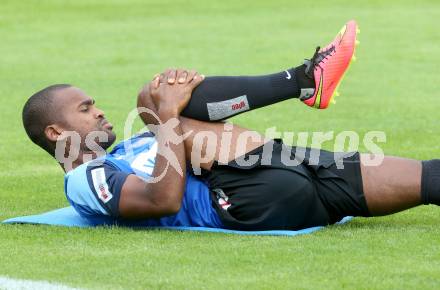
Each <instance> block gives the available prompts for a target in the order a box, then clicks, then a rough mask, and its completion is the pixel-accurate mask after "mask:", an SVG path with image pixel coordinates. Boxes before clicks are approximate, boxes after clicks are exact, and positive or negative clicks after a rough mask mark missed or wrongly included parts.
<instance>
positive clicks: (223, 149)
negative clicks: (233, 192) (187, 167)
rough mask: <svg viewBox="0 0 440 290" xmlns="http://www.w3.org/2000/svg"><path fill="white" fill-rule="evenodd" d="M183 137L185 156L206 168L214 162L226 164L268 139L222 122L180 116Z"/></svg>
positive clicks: (195, 164) (208, 168) (193, 163)
mask: <svg viewBox="0 0 440 290" xmlns="http://www.w3.org/2000/svg"><path fill="white" fill-rule="evenodd" d="M180 122H181V125H182V129H183V132H184V134H188V135H187V138H185V141H184V142H185V152H186V157H187V158H186V159H187V160H189V161H190V162H191V163H192V165H193V166H200V168H203V169H205V170H210V169H211V166H212V164H213V163H214V161H220V162H223V163H227V162H229V161H232V160H234V159H235V158H237V157H240V156H242V155H244V154H246V153H248V152H250V151H252V150H254V149H255V148H258V147H260V146H262V145H264V144H265V143H267V142H268V141H269V139H266V138H265V137H264V136H263V135H261V134H260V133H258V132H255V131H251V130H249V129H246V128H243V127H240V126H237V125H233V124H231V123H223V122H204V121H198V120H194V119H189V118H185V117H181V118H180Z"/></svg>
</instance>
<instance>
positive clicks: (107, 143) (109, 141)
mask: <svg viewBox="0 0 440 290" xmlns="http://www.w3.org/2000/svg"><path fill="white" fill-rule="evenodd" d="M105 131H106V133H107V136H108V138H107V141H100V142H99V145H100V146H101V147H102V148H103V149H104V150H106V149H107V148H109V147H110V146H112V144H113V143H115V140H116V134H115V133H114V132H113V131H111V130H105Z"/></svg>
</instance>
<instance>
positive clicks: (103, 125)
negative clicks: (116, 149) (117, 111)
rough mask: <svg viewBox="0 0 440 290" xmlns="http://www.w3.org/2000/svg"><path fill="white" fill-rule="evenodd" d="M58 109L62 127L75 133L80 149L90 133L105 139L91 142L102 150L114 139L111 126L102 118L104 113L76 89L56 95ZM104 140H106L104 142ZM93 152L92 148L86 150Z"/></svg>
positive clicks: (90, 99) (70, 88)
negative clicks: (79, 142) (96, 133)
mask: <svg viewBox="0 0 440 290" xmlns="http://www.w3.org/2000/svg"><path fill="white" fill-rule="evenodd" d="M57 102H59V103H58V106H57V107H58V108H60V112H59V113H60V114H61V116H62V119H63V127H64V128H65V129H66V130H69V131H75V132H77V133H78V134H79V135H80V137H81V144H82V147H84V146H86V145H83V144H85V140H86V138H87V136H88V135H89V134H90V133H91V132H99V135H104V137H107V138H97V137H94V138H93V140H94V141H95V142H96V143H97V144H98V145H99V146H101V147H102V148H103V149H107V148H108V147H110V146H111V145H112V144H113V142H114V141H115V139H116V135H115V133H114V132H113V131H112V129H113V125H112V124H111V123H109V122H108V121H107V119H106V118H105V117H104V112H103V111H102V110H100V109H98V108H97V107H96V106H95V101H94V100H93V99H92V98H91V97H89V96H87V95H86V94H85V93H84V92H83V91H81V90H80V89H79V88H76V87H69V88H67V89H63V90H60V91H59V92H58V93H57ZM105 139H107V140H106V141H105ZM86 149H90V150H93V149H92V148H87V147H86Z"/></svg>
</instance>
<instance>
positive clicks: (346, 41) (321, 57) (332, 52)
mask: <svg viewBox="0 0 440 290" xmlns="http://www.w3.org/2000/svg"><path fill="white" fill-rule="evenodd" d="M359 32H360V31H359V29H358V26H357V24H356V22H355V21H354V20H351V21H349V22H347V24H345V25H344V27H342V29H341V31H340V32H339V33H338V35H336V37H335V39H334V40H333V41H332V42H331V43H330V44H329V45H327V46H326V47H325V48H322V49H320V47H319V46H318V47H317V48H316V52H315V54H314V55H313V57H312V59H311V60H306V61H305V62H304V63H305V64H306V66H307V68H306V75H308V76H309V77H310V78H313V79H314V80H315V90H314V91H313V90H312V91H313V93H312V94H308V95H307V94H306V95H303V96H301V98H300V99H301V101H303V102H304V103H306V104H307V105H308V106H310V107H314V108H317V109H325V108H327V107H328V105H329V104H330V102H334V100H333V98H334V97H335V96H337V95H339V94H338V92H337V89H338V86H339V84H340V83H341V81H342V78H343V76H344V73H345V72H346V71H347V69H348V67H349V65H350V63H351V61H352V60H355V59H356V58H355V56H354V51H355V47H356V46H357V45H358V44H359V42H358V41H357V40H356V36H357V34H358V33H359Z"/></svg>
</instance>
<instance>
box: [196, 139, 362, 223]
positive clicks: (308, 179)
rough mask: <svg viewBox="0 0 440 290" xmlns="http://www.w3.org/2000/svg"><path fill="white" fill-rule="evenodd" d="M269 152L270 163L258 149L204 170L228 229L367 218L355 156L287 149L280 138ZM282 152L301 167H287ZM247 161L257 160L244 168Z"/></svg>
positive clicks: (353, 154) (216, 207)
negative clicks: (346, 218) (350, 217)
mask: <svg viewBox="0 0 440 290" xmlns="http://www.w3.org/2000/svg"><path fill="white" fill-rule="evenodd" d="M283 148H284V149H283ZM271 150H272V155H271V159H269V162H268V159H263V155H264V156H266V154H263V152H265V153H267V151H266V150H263V146H262V147H259V148H257V149H255V150H253V151H251V152H249V153H247V154H246V155H245V156H243V157H242V158H239V159H236V160H234V161H232V162H229V163H228V164H219V163H217V162H215V163H214V165H213V166H212V168H211V170H210V171H204V172H203V177H204V178H205V179H206V180H207V181H208V184H209V186H210V190H211V197H212V201H213V206H214V207H215V209H216V210H217V212H218V214H219V216H220V219H221V220H222V222H223V224H224V226H225V227H226V228H230V229H238V230H275V229H291V230H297V229H303V228H307V227H313V226H322V225H328V224H332V223H335V222H337V221H339V220H341V219H342V218H343V217H345V216H370V214H369V212H368V208H367V205H366V201H365V197H364V193H363V187H362V176H361V171H360V160H359V153H357V152H351V153H342V154H341V153H333V152H329V151H325V150H316V149H313V150H312V149H310V148H301V147H289V146H286V145H284V144H283V143H282V142H281V141H280V140H275V141H274V142H273V149H271ZM299 152H301V154H300V153H299ZM312 152H313V153H312ZM283 154H284V155H286V154H288V155H289V158H290V160H300V162H297V163H299V165H296V164H293V165H292V164H288V165H286V162H285V160H286V159H282V155H283ZM251 156H252V157H251ZM312 156H313V158H312ZM316 156H318V157H319V159H318V160H317V159H316ZM249 158H258V162H256V163H254V164H250V165H248V164H243V163H245V162H243V161H249V160H251V159H249ZM264 158H267V156H266V157H264ZM341 165H343V169H339V168H341Z"/></svg>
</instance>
